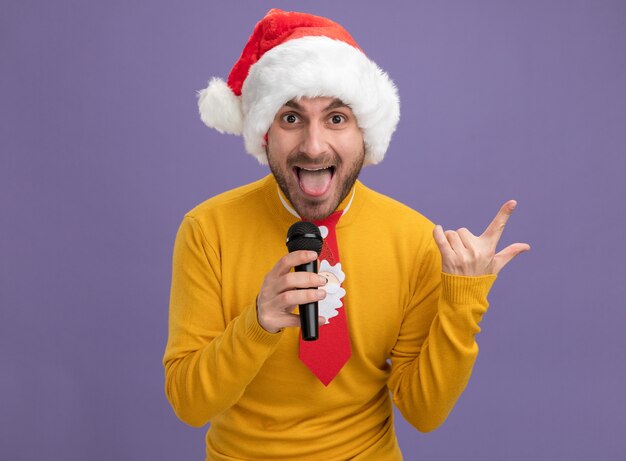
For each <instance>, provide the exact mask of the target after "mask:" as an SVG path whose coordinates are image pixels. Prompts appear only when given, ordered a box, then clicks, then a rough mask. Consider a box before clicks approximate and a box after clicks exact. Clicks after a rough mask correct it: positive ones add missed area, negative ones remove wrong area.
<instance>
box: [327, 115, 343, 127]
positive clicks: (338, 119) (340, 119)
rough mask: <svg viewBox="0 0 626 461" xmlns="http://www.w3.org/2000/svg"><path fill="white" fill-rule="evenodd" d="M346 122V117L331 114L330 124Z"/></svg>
mask: <svg viewBox="0 0 626 461" xmlns="http://www.w3.org/2000/svg"><path fill="white" fill-rule="evenodd" d="M344 122H346V117H345V116H344V115H341V114H333V115H332V116H331V117H330V123H332V124H333V125H339V124H341V123H344Z"/></svg>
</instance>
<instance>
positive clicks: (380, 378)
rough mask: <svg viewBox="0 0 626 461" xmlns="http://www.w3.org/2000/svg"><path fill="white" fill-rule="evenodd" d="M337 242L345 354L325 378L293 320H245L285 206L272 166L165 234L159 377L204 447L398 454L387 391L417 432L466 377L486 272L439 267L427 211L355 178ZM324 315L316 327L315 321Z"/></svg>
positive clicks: (212, 451)
mask: <svg viewBox="0 0 626 461" xmlns="http://www.w3.org/2000/svg"><path fill="white" fill-rule="evenodd" d="M355 187H356V191H355V194H354V199H353V202H352V204H351V207H350V209H349V210H348V211H347V212H346V213H345V214H344V216H343V217H342V218H341V219H340V221H339V224H338V225H337V229H336V230H337V241H338V243H339V252H340V255H341V263H342V268H343V270H344V272H345V274H346V279H345V282H344V283H343V285H342V286H343V288H344V289H345V290H346V292H347V294H346V297H345V300H346V309H347V310H346V314H347V318H348V325H349V330H350V340H351V344H352V357H351V358H350V360H349V361H348V362H347V364H346V365H345V366H344V368H343V369H342V370H341V371H340V372H339V374H338V375H337V377H335V379H334V380H333V381H332V382H331V383H330V384H329V385H328V387H325V386H324V385H323V384H322V383H321V382H320V381H319V380H318V379H317V378H316V377H315V376H314V375H313V374H312V373H311V371H310V370H309V369H308V368H306V366H305V365H304V364H303V363H302V362H301V361H300V360H299V358H298V337H299V333H300V331H299V329H298V328H288V329H285V330H284V331H283V332H280V333H277V334H270V333H268V332H266V331H265V330H263V329H262V328H261V327H260V325H259V324H258V322H257V317H256V305H255V304H256V296H257V293H258V290H259V288H260V286H261V284H262V282H263V277H264V276H265V274H266V273H267V272H269V270H270V269H271V268H272V267H273V266H274V264H275V263H276V262H277V261H278V259H279V258H280V257H282V256H283V255H285V254H286V252H287V249H286V246H285V236H286V232H287V229H288V228H289V226H290V225H291V224H293V223H294V222H295V221H296V220H297V218H296V217H294V216H293V215H291V214H290V213H289V212H288V211H287V210H286V209H285V207H284V206H283V205H282V204H281V203H280V200H279V195H278V188H277V185H276V182H275V180H274V178H273V177H272V176H271V175H270V176H267V177H266V178H264V179H262V180H260V181H257V182H255V183H252V184H249V185H246V186H243V187H240V188H238V189H235V190H232V191H229V192H226V193H224V194H221V195H218V196H216V197H213V198H211V199H210V200H207V201H206V202H204V203H202V204H201V205H199V206H197V207H196V208H194V209H193V210H192V211H190V212H189V213H188V214H187V215H186V216H185V218H184V220H183V222H182V224H181V226H180V229H179V232H178V235H177V237H176V243H175V247H174V259H173V276H172V288H171V299H170V319H169V339H168V343H167V348H166V351H165V356H164V359H163V363H164V365H165V390H166V394H167V397H168V399H169V401H170V403H171V404H172V407H173V408H174V411H175V412H176V414H177V416H178V417H179V418H180V419H181V420H183V421H184V422H186V423H188V424H190V425H193V426H202V425H204V424H206V423H207V422H210V428H209V430H208V432H207V436H206V442H207V459H210V460H235V459H259V460H278V459H298V460H307V459H315V460H320V459H323V460H347V459H361V460H366V459H372V460H377V461H386V460H390V461H391V460H400V459H402V455H401V454H400V450H399V448H398V445H397V441H396V437H395V433H394V429H393V412H392V405H391V402H392V399H393V402H394V403H395V405H397V407H398V408H399V409H400V411H401V412H402V414H403V415H404V417H405V418H406V419H407V420H408V421H409V422H410V423H411V424H413V425H414V426H415V427H416V428H417V429H419V430H421V431H429V430H432V429H435V428H436V427H437V426H439V425H440V424H441V423H442V422H443V421H444V420H445V419H446V417H447V415H448V413H449V412H450V410H451V409H452V407H453V406H454V403H455V402H456V400H457V398H458V397H459V395H460V394H461V392H462V391H463V389H464V388H465V386H466V384H467V381H468V379H469V377H470V374H471V371H472V367H473V364H474V361H475V359H476V356H477V354H478V346H477V344H476V342H475V340H474V335H475V334H476V333H478V332H479V331H480V328H479V326H478V323H479V321H480V319H481V317H482V315H483V313H484V312H485V311H486V309H487V300H486V296H487V293H488V291H489V288H490V287H491V284H492V283H493V281H494V280H495V276H484V277H459V276H451V275H448V274H442V272H441V256H440V254H439V250H438V248H437V246H436V244H435V243H434V240H433V238H432V230H433V227H434V226H433V224H432V223H431V222H430V221H428V220H427V219H426V218H424V217H423V216H421V215H420V214H419V213H417V212H415V211H413V210H411V209H409V208H408V207H406V206H404V205H402V204H400V203H398V202H396V201H394V200H392V199H390V198H388V197H385V196H383V195H381V194H378V193H376V192H374V191H372V190H370V189H368V188H367V187H365V186H364V185H363V184H362V183H360V182H357V184H356V185H355ZM322 328H323V327H322Z"/></svg>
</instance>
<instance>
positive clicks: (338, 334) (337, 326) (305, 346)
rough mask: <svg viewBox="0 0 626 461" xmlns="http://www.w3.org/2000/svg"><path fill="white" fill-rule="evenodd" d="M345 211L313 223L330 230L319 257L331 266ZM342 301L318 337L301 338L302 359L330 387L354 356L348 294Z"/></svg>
mask: <svg viewBox="0 0 626 461" xmlns="http://www.w3.org/2000/svg"><path fill="white" fill-rule="evenodd" d="M342 214H343V211H336V212H334V213H333V214H331V215H330V216H328V217H327V218H325V219H323V220H321V221H315V223H314V224H315V225H317V226H318V227H320V228H322V226H324V227H326V228H327V229H328V235H327V236H325V237H324V244H323V246H322V252H321V254H320V258H319V259H320V261H324V260H325V261H327V262H328V263H329V264H330V265H331V266H335V265H336V264H337V263H338V262H339V249H338V248H337V235H336V233H335V226H336V225H337V221H339V218H340V217H341V215H342ZM321 302H323V301H321ZM342 304H343V306H342V307H340V308H338V309H337V315H336V316H334V317H332V318H331V319H330V320H329V322H328V323H326V324H325V325H321V326H320V329H319V337H318V339H317V340H316V341H304V340H303V339H302V337H300V360H302V361H303V362H304V363H305V364H306V366H307V367H309V368H310V369H311V371H312V372H313V374H314V375H315V376H317V377H318V378H319V380H320V381H321V382H322V383H324V386H328V384H329V383H330V382H331V381H332V380H333V378H334V377H335V376H336V375H337V373H339V370H341V368H342V367H343V366H344V364H345V363H346V362H347V361H348V359H349V358H350V355H352V350H351V348H350V335H349V333H348V322H347V319H346V297H345V296H344V297H343V298H342Z"/></svg>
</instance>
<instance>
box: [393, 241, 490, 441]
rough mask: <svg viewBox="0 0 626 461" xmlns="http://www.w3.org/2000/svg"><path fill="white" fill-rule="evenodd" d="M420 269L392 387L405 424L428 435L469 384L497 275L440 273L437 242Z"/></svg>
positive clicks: (397, 349)
mask: <svg viewBox="0 0 626 461" xmlns="http://www.w3.org/2000/svg"><path fill="white" fill-rule="evenodd" d="M419 267H420V269H419V272H418V276H417V277H416V279H417V283H416V285H415V287H414V288H413V291H414V293H413V296H412V298H411V303H410V305H409V306H408V307H407V309H406V310H405V315H404V319H403V323H402V326H401V331H400V334H399V337H398V340H397V342H396V344H395V346H394V348H393V350H392V353H391V361H392V372H391V377H390V379H389V388H390V390H391V392H392V394H393V400H394V403H395V404H396V406H397V407H398V408H399V410H400V411H401V413H402V415H403V416H404V417H405V419H406V420H407V421H409V422H410V423H411V424H412V425H413V426H414V427H416V428H417V429H418V430H420V431H423V432H426V431H431V430H433V429H436V428H437V427H438V426H439V425H441V424H442V423H443V422H444V421H445V419H446V418H447V416H448V414H449V413H450V411H451V410H452V408H453V406H454V404H455V403H456V401H457V399H458V398H459V396H460V395H461V393H462V392H463V390H464V389H465V386H466V385H467V382H468V380H469V377H470V374H471V372H472V368H473V366H474V362H475V360H476V357H477V355H478V345H477V344H476V340H475V335H476V334H477V333H479V332H480V327H479V322H480V320H481V318H482V316H483V314H484V313H485V312H486V311H487V307H488V303H487V294H488V292H489V289H490V288H491V286H492V284H493V282H494V281H495V279H496V276H495V275H485V276H480V277H464V276H455V275H450V274H446V273H443V272H441V255H440V253H439V250H438V248H437V247H436V244H435V243H434V240H433V241H432V242H430V246H429V249H428V251H427V253H426V256H425V257H424V260H423V261H422V262H421V263H420V264H419Z"/></svg>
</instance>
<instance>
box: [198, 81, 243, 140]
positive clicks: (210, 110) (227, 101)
mask: <svg viewBox="0 0 626 461" xmlns="http://www.w3.org/2000/svg"><path fill="white" fill-rule="evenodd" d="M198 110H199V112H200V118H201V119H202V121H203V122H204V124H205V125H206V126H208V127H209V128H215V129H216V130H217V131H219V132H220V133H229V134H236V135H240V134H241V132H242V131H243V113H242V110H241V98H239V97H238V96H236V95H235V93H233V92H232V90H231V89H230V87H229V86H228V85H227V84H226V82H225V81H224V80H222V79H221V78H216V77H214V78H212V79H211V81H210V82H209V86H208V87H206V88H205V89H204V90H200V91H198Z"/></svg>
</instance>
